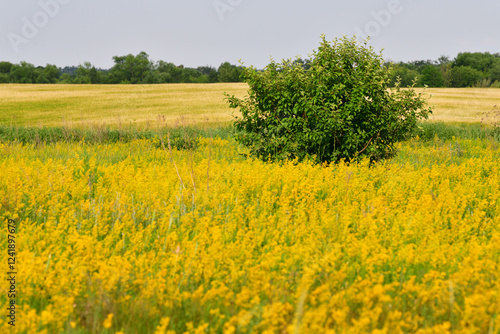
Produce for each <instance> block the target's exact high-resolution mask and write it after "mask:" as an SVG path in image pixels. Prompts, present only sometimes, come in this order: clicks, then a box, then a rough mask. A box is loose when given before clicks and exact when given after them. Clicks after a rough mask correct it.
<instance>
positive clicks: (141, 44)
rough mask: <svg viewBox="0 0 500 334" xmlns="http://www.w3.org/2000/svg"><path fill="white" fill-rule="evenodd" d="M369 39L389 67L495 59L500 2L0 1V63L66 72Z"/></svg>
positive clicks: (216, 60) (276, 52) (260, 58)
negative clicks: (130, 57)
mask: <svg viewBox="0 0 500 334" xmlns="http://www.w3.org/2000/svg"><path fill="white" fill-rule="evenodd" d="M322 33H324V34H326V36H327V39H328V40H332V39H334V38H335V37H338V36H342V35H344V34H345V35H349V36H351V35H353V34H358V35H364V34H368V35H371V36H372V40H371V42H370V44H371V45H372V46H373V47H374V48H375V49H376V50H377V51H380V49H382V48H383V49H384V52H383V54H384V57H385V58H386V59H391V60H395V61H399V60H403V61H409V60H420V59H437V58H438V57H439V56H440V55H448V56H450V57H451V58H454V57H455V56H456V55H457V53H458V52H465V51H480V52H486V51H488V52H492V53H496V52H500V1H499V0H478V1H471V0H413V1H412V0H371V1H369V0H353V1H347V0H337V1H334V0H330V1H328V0H308V1H305V0H184V1H181V0H177V1H172V0H142V1H138V0H0V61H10V62H14V63H18V62H20V61H22V60H24V61H27V62H30V63H33V64H35V65H37V66H38V65H46V64H47V63H50V64H55V65H57V66H60V67H63V66H66V65H79V64H82V63H83V62H84V61H90V62H91V63H92V64H94V65H95V66H97V67H102V68H109V67H111V66H112V65H113V60H112V57H113V56H116V55H126V54H129V53H133V54H137V53H139V52H140V51H145V52H147V53H148V54H149V55H150V57H151V59H153V60H165V61H168V62H173V63H175V64H176V65H180V64H183V65H185V66H189V67H197V66H202V65H211V66H215V67H218V66H219V65H220V63H222V62H224V61H229V62H231V63H233V64H236V63H237V62H238V59H242V60H243V61H244V63H245V65H254V66H256V67H258V68H262V67H264V66H265V65H266V64H268V62H269V57H270V56H273V57H274V58H275V59H276V60H281V59H282V58H294V57H295V56H296V55H301V56H303V57H307V55H308V54H309V53H310V52H311V51H312V50H313V49H316V48H317V47H318V45H319V41H320V35H321V34H322Z"/></svg>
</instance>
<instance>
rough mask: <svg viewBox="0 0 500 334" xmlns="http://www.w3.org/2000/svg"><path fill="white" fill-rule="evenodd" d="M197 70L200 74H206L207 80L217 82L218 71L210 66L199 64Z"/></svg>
mask: <svg viewBox="0 0 500 334" xmlns="http://www.w3.org/2000/svg"><path fill="white" fill-rule="evenodd" d="M197 70H198V71H199V72H200V73H201V74H202V75H206V76H207V78H208V82H218V81H219V73H218V72H217V70H216V69H215V68H214V67H212V66H208V65H207V66H200V67H198V68H197Z"/></svg>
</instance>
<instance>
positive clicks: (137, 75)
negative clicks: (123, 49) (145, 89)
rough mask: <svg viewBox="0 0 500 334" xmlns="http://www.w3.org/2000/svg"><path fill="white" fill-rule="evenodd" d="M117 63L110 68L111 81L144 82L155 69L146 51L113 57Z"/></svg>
mask: <svg viewBox="0 0 500 334" xmlns="http://www.w3.org/2000/svg"><path fill="white" fill-rule="evenodd" d="M113 60H114V62H115V65H114V66H113V67H112V68H111V70H110V75H109V76H110V81H111V83H132V84H138V83H143V82H144V79H145V78H146V76H147V75H148V74H150V73H151V71H152V69H153V63H152V62H151V61H150V60H149V55H148V54H147V53H146V52H141V53H139V54H138V55H137V56H134V55H132V54H129V55H126V56H115V57H113Z"/></svg>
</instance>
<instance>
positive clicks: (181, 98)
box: [0, 83, 500, 126]
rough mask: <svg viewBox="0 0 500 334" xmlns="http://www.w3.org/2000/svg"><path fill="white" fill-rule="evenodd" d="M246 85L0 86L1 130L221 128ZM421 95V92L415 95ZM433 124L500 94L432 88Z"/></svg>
mask: <svg viewBox="0 0 500 334" xmlns="http://www.w3.org/2000/svg"><path fill="white" fill-rule="evenodd" d="M247 89H248V86H247V85H246V84H245V83H222V84H168V85H19V84H13V85H10V84H7V85H6V84H3V85H0V101H1V104H0V124H9V125H10V124H12V125H31V126H62V125H63V126H88V125H103V124H107V125H118V126H120V125H128V124H134V125H139V126H148V125H149V124H153V125H154V124H157V123H158V120H159V119H160V120H161V122H162V123H166V124H167V125H169V126H176V125H178V124H183V125H192V124H200V123H203V124H204V125H210V124H221V123H227V122H229V121H231V119H232V117H231V113H232V112H233V111H232V110H231V109H229V108H228V105H227V103H226V102H225V101H224V96H223V93H224V92H228V93H229V94H234V95H236V96H238V97H243V96H244V95H245V94H246V92H247ZM419 91H422V89H419ZM426 92H427V93H430V94H432V98H431V100H430V103H431V105H434V114H433V115H432V116H431V118H430V119H431V121H445V122H469V123H470V122H479V121H480V116H479V115H478V112H487V111H490V110H492V108H493V106H494V105H500V89H494V88H492V89H486V88H464V89H459V88H431V89H427V90H426Z"/></svg>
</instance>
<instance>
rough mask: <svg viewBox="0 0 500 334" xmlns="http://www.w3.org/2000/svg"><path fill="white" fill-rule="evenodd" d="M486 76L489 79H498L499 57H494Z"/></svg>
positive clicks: (499, 70) (499, 72)
mask: <svg viewBox="0 0 500 334" xmlns="http://www.w3.org/2000/svg"><path fill="white" fill-rule="evenodd" d="M488 77H489V78H490V80H491V81H500V58H496V59H495V62H494V63H493V65H492V67H491V70H490V71H489V75H488Z"/></svg>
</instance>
